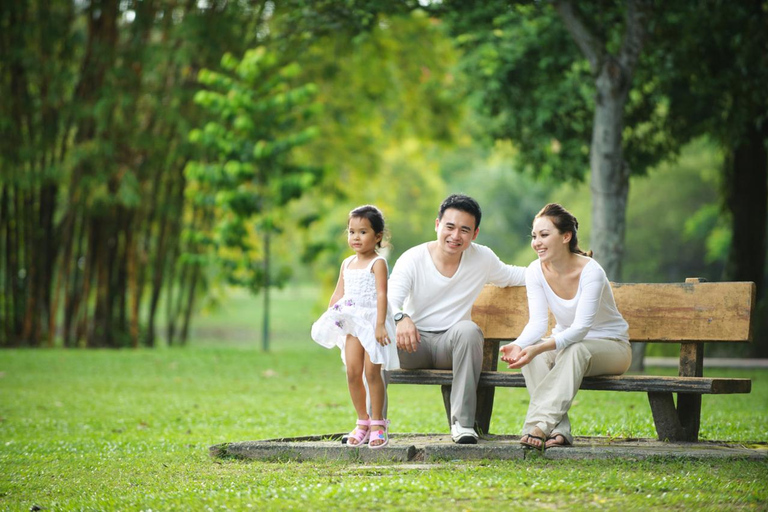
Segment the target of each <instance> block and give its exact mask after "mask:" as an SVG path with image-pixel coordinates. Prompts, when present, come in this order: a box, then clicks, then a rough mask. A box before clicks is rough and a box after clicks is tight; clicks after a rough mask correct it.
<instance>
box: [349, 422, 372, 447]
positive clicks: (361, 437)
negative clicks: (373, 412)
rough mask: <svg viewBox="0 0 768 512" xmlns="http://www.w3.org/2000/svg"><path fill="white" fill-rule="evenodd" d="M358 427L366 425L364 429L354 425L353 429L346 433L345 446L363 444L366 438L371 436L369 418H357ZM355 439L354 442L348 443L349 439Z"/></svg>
mask: <svg viewBox="0 0 768 512" xmlns="http://www.w3.org/2000/svg"><path fill="white" fill-rule="evenodd" d="M357 425H358V426H359V427H368V428H367V429H366V430H363V429H360V428H357V427H355V430H353V431H352V432H350V433H349V434H347V446H348V447H349V448H357V447H359V446H363V445H364V444H365V443H366V442H367V441H368V438H369V437H370V436H371V420H357ZM353 439H354V440H355V443H354V444H352V443H350V441H351V440H353Z"/></svg>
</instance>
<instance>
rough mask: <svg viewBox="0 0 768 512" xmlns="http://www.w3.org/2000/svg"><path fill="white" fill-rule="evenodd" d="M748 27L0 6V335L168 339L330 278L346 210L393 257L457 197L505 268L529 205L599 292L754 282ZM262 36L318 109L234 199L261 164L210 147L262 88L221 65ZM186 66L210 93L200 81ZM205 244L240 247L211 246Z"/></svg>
mask: <svg viewBox="0 0 768 512" xmlns="http://www.w3.org/2000/svg"><path fill="white" fill-rule="evenodd" d="M6 4H7V5H6ZM766 12H768V9H767V8H766V3H765V2H764V1H762V2H761V1H757V0H753V1H751V2H742V3H740V4H739V5H738V6H736V7H734V6H733V5H731V4H729V3H725V2H720V1H719V0H708V1H707V2H704V4H701V5H699V4H697V5H692V4H685V5H683V4H679V5H678V4H675V5H667V4H664V5H663V6H662V5H660V4H659V5H657V4H656V2H649V1H639V0H638V1H633V0H628V1H626V2H589V3H571V2H564V1H560V2H539V3H532V4H531V3H527V2H510V1H502V0H489V1H486V2H482V3H473V2H454V1H451V0H445V1H443V2H440V3H434V4H426V5H420V4H419V3H418V2H412V1H406V0H389V1H376V2H372V1H368V0H355V1H352V2H337V1H332V0H328V1H319V2H316V1H313V2H306V1H305V0H291V1H289V2H281V3H277V4H275V3H272V2H235V3H233V2H227V1H224V0H219V1H215V0H214V1H210V2H206V3H202V2H187V3H177V2H169V1H161V0H153V1H148V2H133V1H127V2H116V1H114V0H113V1H107V0H95V1H92V2H70V1H67V0H54V1H50V2H40V1H26V2H15V3H4V4H3V5H2V6H0V28H2V29H3V30H0V32H1V34H0V62H1V63H2V64H0V66H2V67H0V126H2V134H3V137H1V138H0V148H1V149H0V166H1V167H2V173H1V174H0V288H2V290H3V293H2V294H0V326H1V327H0V345H2V346H10V345H23V344H25V345H31V346H39V345H45V344H54V343H58V342H59V340H60V343H62V344H64V345H65V346H125V345H130V346H139V345H142V344H143V345H149V346H152V345H154V344H155V340H156V336H157V334H158V333H160V325H161V324H164V327H165V330H164V332H163V335H162V337H161V339H164V340H165V341H166V342H167V343H180V342H183V340H184V339H186V336H187V333H188V328H189V322H190V318H191V315H192V312H193V311H194V310H195V309H196V308H198V307H200V304H201V303H200V302H199V300H200V299H201V298H204V297H205V296H206V295H205V291H206V290H210V288H211V287H215V286H218V285H219V284H224V283H227V282H232V281H233V279H234V281H236V282H239V283H249V284H250V285H251V288H252V289H253V290H256V289H258V288H259V286H261V285H260V284H259V283H262V284H263V283H264V282H265V279H266V277H267V276H271V277H270V280H271V281H270V282H272V283H279V282H281V280H282V281H285V278H287V276H288V270H287V269H291V272H292V273H293V276H294V279H303V280H311V281H312V282H318V281H329V282H330V281H333V279H335V275H332V274H335V272H336V269H337V268H338V261H339V260H340V258H341V253H342V252H344V251H345V247H344V245H343V237H341V236H339V235H340V233H341V232H342V230H343V228H344V227H345V222H346V214H347V212H348V211H349V209H351V208H352V207H354V206H357V205H359V204H362V203H367V202H375V203H376V204H377V205H379V206H380V207H382V209H383V210H384V212H385V213H386V214H387V217H388V223H389V226H390V228H391V230H392V234H393V237H392V240H393V243H394V247H393V248H392V249H391V255H390V259H393V258H395V257H396V256H397V255H398V254H399V253H400V252H402V250H404V249H406V248H408V247H410V246H412V245H414V244H416V243H418V242H421V241H423V240H424V239H427V238H430V237H431V236H433V235H432V224H431V219H432V218H433V217H434V214H435V212H434V209H435V207H436V205H437V204H438V203H439V201H440V199H442V197H443V196H444V195H445V194H446V193H448V192H449V191H451V192H452V191H458V190H463V191H466V192H468V193H471V194H473V195H475V196H477V197H478V198H479V199H480V200H481V202H482V204H483V205H485V206H486V209H487V211H489V212H490V213H491V214H490V215H487V216H486V217H485V218H486V219H487V221H484V227H483V230H481V235H480V241H481V242H483V243H487V244H489V245H491V246H493V247H494V248H497V250H498V251H499V253H500V254H502V255H503V256H504V257H505V259H508V260H513V261H515V262H516V263H518V264H526V263H527V262H528V261H530V254H529V252H528V251H530V249H529V248H528V244H527V241H526V237H527V234H528V229H529V223H530V219H531V217H532V215H533V214H534V213H535V212H536V211H537V210H538V208H539V207H540V206H541V204H543V203H544V202H547V201H549V200H556V201H560V202H563V203H565V204H566V205H568V206H569V207H570V208H571V209H572V210H574V211H575V212H576V213H577V214H578V216H579V218H580V220H581V225H582V233H581V234H582V239H583V240H584V242H586V243H585V244H584V245H588V246H591V248H592V249H594V250H595V252H596V256H597V257H598V259H600V261H601V263H603V264H604V265H605V266H606V267H607V268H612V269H614V270H613V271H612V272H613V273H614V274H612V277H613V278H614V279H633V280H649V281H651V280H675V281H679V280H682V279H683V278H684V277H686V276H688V275H692V274H699V275H704V276H705V277H709V278H710V279H722V278H727V279H739V280H741V279H744V280H754V281H756V282H758V283H759V284H760V285H763V284H764V283H765V259H766V250H765V246H766V236H768V235H766V201H765V198H766V196H768V186H767V185H766V181H767V180H768V178H766V169H767V168H768V165H766V146H765V139H766V133H765V118H766V110H768V109H766V100H765V98H767V97H768V94H766V92H768V91H767V90H766V83H768V81H767V80H766V77H765V70H766V69H768V66H766V65H765V64H766V62H765V59H766V55H768V51H766V50H768V48H767V43H766V36H765V34H766V33H768V31H766V30H765V28H766V17H767V15H766ZM257 46H261V47H263V48H264V49H265V50H264V51H265V55H272V56H275V58H276V59H277V60H276V61H279V63H280V65H279V66H277V67H276V68H275V69H278V68H283V67H285V66H289V68H290V69H296V70H297V71H296V72H295V74H294V75H293V76H292V77H291V78H290V80H288V82H290V84H291V87H298V88H301V86H302V84H306V83H310V82H311V83H313V84H315V87H316V100H317V101H318V102H320V103H322V104H323V107H324V108H323V113H322V115H320V116H317V117H316V118H315V121H314V122H313V123H314V124H315V125H316V126H317V129H318V133H317V137H315V138H314V139H313V140H311V141H304V140H302V141H301V142H307V143H306V144H301V145H298V144H293V143H291V144H289V146H291V151H290V154H291V158H290V160H286V164H285V167H280V168H283V169H285V170H287V172H286V173H282V172H279V171H278V170H276V169H277V168H274V169H271V170H265V171H264V172H263V173H262V174H261V175H259V178H258V179H255V181H256V182H258V183H261V185H259V187H260V188H259V190H258V191H254V190H249V189H248V185H247V183H252V182H253V181H254V176H253V175H252V174H251V173H250V170H249V169H253V168H256V167H259V168H261V167H260V166H261V164H263V163H264V161H262V160H259V159H257V158H255V157H254V159H253V160H250V159H251V157H252V156H253V155H254V152H253V149H248V150H247V151H245V150H244V151H245V153H243V154H244V155H246V156H242V157H238V158H233V157H232V154H229V153H227V151H224V152H223V153H222V152H221V151H219V149H221V147H222V146H221V143H222V141H223V142H226V141H227V140H229V142H232V140H234V139H232V138H231V136H235V135H236V138H237V137H239V138H240V140H241V142H242V144H243V145H242V147H241V149H242V148H246V147H250V146H249V144H250V143H253V144H256V143H257V141H258V140H266V139H264V137H265V135H264V133H267V131H268V130H269V127H270V126H274V124H273V121H275V119H277V118H278V117H279V116H278V115H277V114H275V113H274V111H269V110H268V109H265V110H263V111H259V112H255V111H248V112H247V114H244V115H241V116H240V117H239V118H238V117H237V115H235V114H234V113H233V112H234V111H235V110H236V108H235V106H234V105H235V103H237V102H238V101H240V100H238V99H237V98H243V97H245V96H247V94H246V92H245V91H246V90H253V91H258V90H259V89H260V88H261V91H262V92H260V93H258V94H262V93H263V94H262V95H268V94H269V93H267V92H266V91H268V90H271V89H269V87H267V86H268V85H269V84H268V82H269V76H272V75H260V76H259V78H258V79H255V80H252V81H250V82H249V81H247V80H245V81H244V82H243V85H244V87H243V88H242V89H238V90H237V91H235V89H233V82H231V81H230V82H228V81H227V80H232V79H233V77H235V76H236V75H237V74H236V73H232V72H233V71H234V68H232V69H230V71H227V70H225V69H222V66H221V57H222V55H224V54H225V53H227V52H229V53H230V54H231V55H232V56H233V57H232V58H233V59H234V60H233V61H232V62H233V63H234V61H235V60H236V61H240V59H241V58H242V57H243V56H244V55H246V51H247V50H248V49H251V48H255V47H257ZM291 64H297V65H298V67H294V66H291ZM204 68H205V69H209V70H212V71H215V72H216V73H218V74H210V75H209V76H210V77H215V78H216V80H219V79H221V80H224V77H229V78H227V80H224V81H221V82H216V80H214V82H211V83H209V84H207V85H206V84H201V83H200V81H199V72H200V70H201V69H204ZM201 76H204V74H203V75H201ZM288 82H286V83H288ZM216 83H219V86H220V87H219V86H217V85H216ZM273 85H274V84H273ZM246 86H247V87H246ZM217 87H219V93H218V96H212V95H211V94H213V93H212V92H211V90H213V89H216V88H217ZM201 88H202V89H209V92H208V93H204V94H202V95H201V96H200V98H201V100H203V104H200V103H195V102H194V101H193V98H194V96H195V94H196V93H197V92H198V91H199V90H200V89H201ZM230 89H231V90H232V91H231V92H232V94H231V96H230V94H229V93H230ZM225 92H226V94H225ZM254 94H256V93H254ZM206 95H208V96H207V98H208V100H209V101H208V102H207V104H208V105H209V106H210V105H213V104H214V103H216V104H217V107H216V108H215V109H213V110H214V111H209V109H207V108H205V103H206V101H205V100H204V98H206ZM214 97H215V98H218V99H216V100H215V101H213V100H212V98H214ZM238 108H239V107H238ZM603 114H609V115H608V116H607V117H606V116H603ZM276 116H277V117H276ZM214 118H217V119H218V121H216V122H217V123H218V125H219V127H218V128H217V129H213V128H214V127H213V126H212V127H211V129H212V131H210V132H208V131H206V129H205V126H206V125H207V123H209V122H211V121H213V120H214ZM609 118H610V119H609ZM230 121H232V123H231V124H230ZM277 124H280V123H277ZM605 127H608V128H605ZM194 128H200V129H201V131H200V132H198V133H197V135H198V137H197V138H195V137H193V138H192V139H190V138H189V133H190V131H191V130H192V129H194ZM265 130H266V131H265ZM281 130H282V128H281ZM290 132H291V130H290V129H288V128H286V129H285V130H283V131H282V132H281V133H282V134H283V135H281V136H279V137H278V139H280V138H281V137H283V136H288V137H289V138H290V135H287V134H288V133H290ZM233 134H234V135H233ZM228 137H230V138H229V139H228ZM249 139H253V140H252V141H250V142H249ZM204 140H205V141H207V142H210V143H211V144H210V145H208V146H206V145H204V144H201V142H202V141H204ZM605 141H611V144H610V147H606V148H602V149H601V144H603V143H604V142H605ZM212 147H216V148H219V149H217V150H216V151H214V152H211V151H210V150H211V148H212ZM683 150H684V151H683ZM286 154H287V153H286ZM676 158H677V159H678V160H675V159H676ZM590 159H591V160H592V163H591V165H590ZM190 162H202V163H201V164H199V165H197V164H192V165H190ZM226 162H229V163H226ZM663 162H667V163H663ZM669 162H671V163H669ZM185 168H186V169H188V171H187V174H185V173H184V169H185ZM214 169H215V172H214V171H213V170H214ZM299 169H302V170H301V171H299ZM307 169H311V171H307ZM590 169H591V170H590ZM294 170H295V171H296V172H294ZM602 170H607V174H605V176H606V180H608V181H605V180H604V181H601V179H602V178H600V176H601V175H602V174H601V171H602ZM209 171H210V172H209ZM630 171H631V172H630ZM217 173H218V174H217ZM630 174H631V175H632V177H630ZM646 174H650V177H649V178H643V177H642V176H644V175H646ZM216 176H226V179H224V180H218V178H216ZM190 178H193V179H192V182H191V183H190ZM209 178H211V179H209ZM214 178H215V179H214ZM294 178H295V180H294ZM613 178H617V179H618V181H615V182H613V181H610V180H612V179H613ZM217 180H218V181H217ZM585 181H586V182H588V183H589V184H590V187H591V189H590V190H589V191H588V190H587V189H586V188H584V187H583V186H582V185H580V183H581V182H585ZM609 181H610V183H609ZM630 181H631V182H632V183H633V187H635V186H637V187H640V189H641V190H644V191H645V192H644V193H642V192H640V193H633V192H632V190H631V188H630V187H629V183H630ZM662 182H663V183H667V184H668V185H665V187H668V188H669V190H667V189H664V190H661V189H658V188H654V187H659V185H656V184H657V183H662ZM224 185H226V186H224ZM284 186H287V188H283V187H284ZM611 187H613V188H611ZM645 187H650V190H649V189H647V188H645ZM718 187H719V188H720V189H721V190H722V193H721V194H720V195H717V194H715V193H714V192H713V191H714V190H716V189H718ZM686 190H687V191H689V192H688V193H686V194H685V195H681V194H682V191H686ZM214 191H216V193H215V194H214V193H213V192H214ZM606 191H608V192H607V193H606ZM299 192H300V193H299ZM678 192H679V193H680V194H678ZM694 196H695V197H694ZM259 198H260V199H261V200H264V199H270V200H274V201H275V203H274V204H275V205H277V210H276V211H278V210H279V212H280V215H279V218H280V224H281V228H280V230H279V231H280V232H279V236H277V237H276V238H274V237H273V238H271V239H270V240H271V242H270V244H271V246H270V252H272V253H273V254H274V255H275V258H276V259H277V260H279V261H280V265H277V266H273V267H272V269H271V270H269V271H267V270H264V267H263V265H262V264H258V265H257V264H256V263H255V262H258V261H262V262H263V256H264V254H266V250H265V249H266V241H267V238H266V236H265V235H266V234H267V233H272V229H273V227H274V226H275V225H276V224H277V223H276V222H274V218H273V219H269V218H268V216H263V217H260V221H259V222H260V224H259V225H258V227H255V225H254V224H246V225H245V226H246V227H245V228H244V224H243V222H242V218H244V217H245V215H240V216H239V217H238V215H237V212H239V213H241V214H245V213H249V211H248V210H249V209H250V208H253V207H254V202H255V203H258V200H259ZM664 198H669V199H668V200H667V201H668V202H667V203H662V200H663V199H664ZM669 201H673V202H674V203H673V204H672V203H669ZM600 204H613V206H612V207H611V209H609V210H607V212H608V213H607V214H603V213H597V212H598V211H602V210H601V209H600V208H599V205H600ZM682 205H686V207H688V209H685V208H682V207H681V206H682ZM241 207H242V209H241ZM659 211H663V212H664V215H663V216H661V215H659V214H658V212H659ZM625 214H626V219H625ZM227 216H230V217H229V220H230V222H228V223H224V224H222V223H221V221H222V220H223V219H225V218H227ZM644 217H648V218H647V219H646V218H644ZM238 219H239V220H238ZM625 223H626V225H627V226H628V230H629V231H628V232H627V235H626V237H625V235H623V234H622V232H623V229H624V228H623V226H624V224H625ZM591 224H594V226H591ZM216 226H218V228H217V227H216ZM223 228H226V229H223ZM590 232H591V233H592V235H593V236H592V240H591V243H590V241H588V239H587V238H586V236H587V235H589V234H590ZM661 233H664V235H663V240H660V238H661V237H662V235H661ZM224 235H226V236H224ZM607 235H611V238H610V241H609V237H607ZM224 239H228V240H229V241H230V242H233V243H234V245H236V246H239V247H240V249H245V251H243V252H237V251H239V250H240V249H238V250H235V251H234V252H233V250H232V247H230V249H228V250H227V251H224V253H222V248H223V247H225V245H226V244H221V243H219V242H221V241H222V240H224ZM214 241H216V242H217V243H219V245H218V246H217V247H218V249H217V252H210V251H208V249H207V248H209V247H210V243H209V242H214ZM662 242H669V243H668V244H667V245H665V244H664V243H662ZM623 245H626V247H627V249H626V250H624V251H623V253H622V249H621V248H622V246H623ZM651 248H653V250H651ZM673 248H674V249H673ZM641 255H642V256H641ZM246 256H247V258H244V257H246ZM246 260H248V263H247V264H245V265H244V264H243V263H244V262H245V261H246ZM217 261H218V263H219V264H217V265H214V262H217ZM277 267H279V268H282V269H284V270H278V268H277ZM622 274H623V275H622ZM760 293H761V295H762V294H763V292H762V287H761V292H760ZM764 316H766V317H768V315H764ZM759 336H762V337H761V339H763V338H765V335H764V334H759ZM765 346H768V343H766V344H765Z"/></svg>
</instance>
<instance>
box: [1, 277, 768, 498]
mask: <svg viewBox="0 0 768 512" xmlns="http://www.w3.org/2000/svg"><path fill="white" fill-rule="evenodd" d="M316 302H317V301H316V293H314V292H312V291H303V292H297V293H291V292H290V291H286V292H282V293H280V294H276V297H275V304H276V306H275V319H274V322H273V326H274V327H275V329H276V331H277V332H279V333H281V334H280V335H279V336H276V337H275V339H274V342H273V351H272V352H271V353H268V354H265V353H262V352H260V351H259V350H258V348H259V347H260V344H261V343H260V340H259V339H258V334H255V333H258V332H259V326H258V317H259V314H258V308H257V307H255V306H254V303H258V301H257V300H254V299H253V298H250V297H248V296H245V295H237V296H235V297H234V298H233V300H231V301H228V302H227V303H226V305H227V307H226V308H223V309H221V310H219V311H218V312H217V313H216V314H215V315H211V316H205V315H202V316H201V317H200V318H198V319H197V323H196V326H197V329H198V336H197V337H196V338H195V339H194V340H192V343H191V345H190V347H188V348H186V349H166V348H159V349H156V350H154V351H151V350H138V351H131V350H122V351H104V350H94V351H84V350H70V351H67V350H63V349H54V350H4V351H0V510H18V511H22V510H30V508H31V507H33V506H34V505H37V506H38V507H41V508H43V509H45V510H150V509H151V510H155V511H156V510H249V509H250V510H255V509H258V510H286V509H302V510H304V509H307V510H327V509H331V510H354V509H363V510H367V509H373V510H375V509H381V510H434V509H444V510H497V509H564V508H567V509H571V510H573V509H575V510H592V509H606V510H617V509H625V510H654V509H656V510H667V509H677V510H687V509H691V508H698V509H701V510H732V509H742V510H767V509H768V486H766V482H768V463H765V462H748V461H723V460H703V461H702V460H683V461H681V460H676V461H669V460H667V461H665V460H660V459H659V460H648V461H631V460H629V461H628V460H615V461H611V460H609V461H548V460H544V459H533V460H525V461H493V462H490V461H480V462H445V463H440V464H431V465H413V464H410V465H409V464H406V465H402V464H372V465H363V464H359V463H338V462H317V463H306V462H305V463H266V462H243V461H236V460H214V459H211V458H210V457H209V456H208V448H209V447H210V446H211V445H214V444H218V443H224V442H230V441H244V440H256V439H268V438H275V437H281V436H301V435H309V434H327V433H337V432H345V431H348V430H350V429H351V427H352V426H353V420H354V417H353V413H352V409H351V406H350V404H349V398H348V396H347V391H346V386H345V378H344V372H343V367H342V364H341V361H340V359H339V354H338V351H330V350H325V349H323V348H321V347H319V346H317V345H316V344H314V343H312V342H311V341H310V340H309V336H308V330H309V323H311V320H312V317H313V316H314V315H315V314H316V311H313V307H314V305H315V304H316ZM206 329H208V331H207V332H208V333H209V334H208V335H207V336H203V335H200V334H199V333H205V332H206ZM210 333H213V334H210ZM232 333H234V336H231V337H230V335H231V334H232ZM224 339H226V340H227V343H226V344H224V343H223V342H222V340H224ZM652 371H653V372H654V373H657V372H662V370H658V369H653V370H652ZM663 372H666V373H673V372H671V371H670V370H663ZM708 373H709V374H710V375H713V376H714V375H724V376H734V377H750V378H752V379H753V392H752V393H751V394H749V395H732V396H705V397H704V400H703V402H704V405H703V420H702V429H701V437H702V438H703V439H710V440H727V441H733V442H739V443H745V444H751V443H765V441H766V440H768V371H763V370H761V371H757V370H749V371H734V370H730V371H726V370H712V371H710V372H708ZM527 403H528V399H527V394H526V391H525V390H524V389H499V390H497V394H496V410H495V412H494V418H493V421H492V424H491V427H492V431H493V432H495V433H518V432H519V429H520V426H521V423H522V418H523V415H524V413H525V409H526V407H527ZM390 418H391V419H392V421H393V430H394V431H395V432H445V430H446V425H445V416H444V411H443V409H442V405H441V398H440V393H439V390H438V389H437V388H435V387H427V386H392V387H391V388H390ZM571 418H572V422H573V424H574V429H575V432H574V433H575V434H576V435H601V436H604V435H612V436H617V437H623V436H630V437H653V435H654V430H653V424H652V421H651V413H650V410H649V406H648V403H647V399H646V398H645V396H644V395H642V394H639V393H605V392H580V393H579V395H578V396H577V400H576V403H575V404H574V406H573V408H572V411H571Z"/></svg>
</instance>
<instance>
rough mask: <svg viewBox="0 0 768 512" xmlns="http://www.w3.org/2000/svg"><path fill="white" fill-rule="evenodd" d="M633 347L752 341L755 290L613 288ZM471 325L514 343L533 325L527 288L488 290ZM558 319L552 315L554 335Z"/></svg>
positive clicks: (728, 286)
mask: <svg viewBox="0 0 768 512" xmlns="http://www.w3.org/2000/svg"><path fill="white" fill-rule="evenodd" d="M611 286H612V288H613V294H614V297H615V298H616V305H617V307H618V308H619V311H620V312H621V314H622V315H623V316H624V319H625V320H626V321H627V323H629V337H630V341H637V342H640V341H642V342H670V343H681V342H717V341H742V342H747V341H752V329H753V326H752V324H753V322H752V315H753V314H754V309H755V293H756V287H755V284H754V283H751V282H728V283H698V282H691V283H629V284H622V283H612V284H611ZM472 320H474V322H475V323H477V325H478V326H480V328H481V329H482V330H483V333H484V334H485V337H486V339H489V340H514V339H516V338H517V337H518V336H519V335H520V333H521V332H522V330H523V328H524V327H525V324H526V323H527V322H528V299H527V297H526V294H525V287H524V286H512V287H509V288H499V287H497V286H491V285H488V286H486V287H485V288H484V289H483V291H482V293H481V294H480V296H479V297H478V298H477V300H476V301H475V304H474V306H473V308H472ZM553 326H554V319H553V318H552V317H551V315H550V329H551V328H552V327H553Z"/></svg>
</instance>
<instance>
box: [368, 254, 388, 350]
mask: <svg viewBox="0 0 768 512" xmlns="http://www.w3.org/2000/svg"><path fill="white" fill-rule="evenodd" d="M371 271H372V272H373V275H374V277H375V278H376V341H378V342H379V345H389V343H390V339H389V335H388V334H387V328H386V320H387V262H386V261H384V260H383V259H382V260H377V261H376V262H375V263H374V264H373V269H371Z"/></svg>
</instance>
